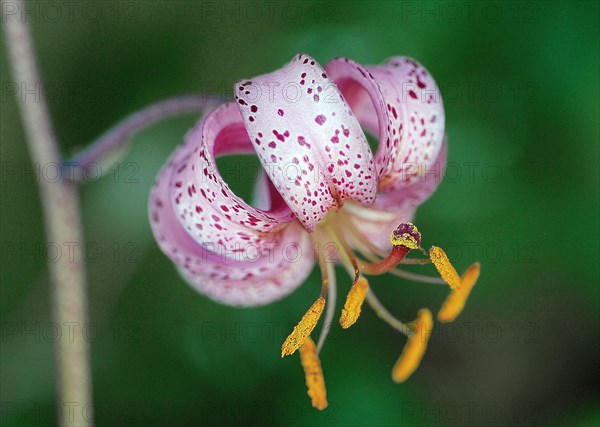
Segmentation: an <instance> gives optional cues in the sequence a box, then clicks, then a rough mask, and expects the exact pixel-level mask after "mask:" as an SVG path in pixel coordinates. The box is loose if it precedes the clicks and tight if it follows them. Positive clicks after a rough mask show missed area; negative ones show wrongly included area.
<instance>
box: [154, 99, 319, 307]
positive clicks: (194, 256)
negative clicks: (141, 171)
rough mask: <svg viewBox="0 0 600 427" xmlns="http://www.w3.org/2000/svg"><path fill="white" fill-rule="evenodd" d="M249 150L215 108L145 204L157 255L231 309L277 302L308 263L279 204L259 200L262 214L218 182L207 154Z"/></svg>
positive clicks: (240, 131)
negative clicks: (267, 207)
mask: <svg viewBox="0 0 600 427" xmlns="http://www.w3.org/2000/svg"><path fill="white" fill-rule="evenodd" d="M249 151H250V152H251V151H253V149H252V146H251V144H250V143H249V141H248V137H247V134H246V132H245V130H244V128H243V124H242V121H241V117H240V115H239V112H238V110H237V107H235V105H234V104H233V103H230V104H229V105H224V106H222V107H219V108H217V109H216V110H214V111H213V112H212V113H210V114H209V115H208V116H206V118H205V119H204V120H203V121H202V122H201V123H200V124H198V125H197V126H196V127H195V128H194V129H192V131H191V132H190V133H189V134H188V136H187V138H186V141H185V143H184V144H183V145H182V146H180V147H179V148H177V150H176V151H175V152H174V153H173V155H172V156H171V158H170V159H169V161H168V163H167V164H166V165H165V166H164V167H163V168H162V170H161V172H160V173H159V176H158V178H157V182H156V185H155V187H154V189H153V191H152V194H151V197H150V201H149V212H150V224H151V226H152V231H153V232H154V235H155V237H156V240H157V241H158V244H159V246H160V248H161V249H162V251H163V252H164V253H165V254H166V255H167V256H168V257H169V258H170V259H171V260H172V261H173V262H174V263H175V264H177V265H178V267H179V270H180V271H181V272H182V274H183V276H184V277H185V278H186V279H187V280H188V281H189V282H190V283H191V284H192V285H194V286H195V287H196V288H197V289H198V290H199V291H200V292H202V293H204V294H206V295H208V296H209V297H211V298H213V299H215V300H217V301H221V302H224V303H226V304H232V305H259V304H266V303H269V302H272V301H274V300H276V299H279V298H282V297H283V296H285V295H287V294H289V293H290V292H291V291H293V290H294V289H295V288H297V287H298V286H299V285H300V284H301V283H302V282H303V280H304V279H305V278H306V276H307V275H308V274H309V273H310V271H311V269H312V266H313V262H314V257H313V254H312V252H311V250H310V243H311V242H310V236H308V234H307V233H306V232H305V231H304V230H303V228H302V227H301V226H300V225H299V224H297V223H296V222H295V221H293V222H290V221H292V219H293V215H292V214H291V212H290V211H289V209H288V208H287V206H286V205H285V204H284V203H283V202H282V201H281V199H280V198H279V199H278V200H279V201H278V200H277V199H272V198H269V200H266V201H265V203H268V204H270V205H271V207H272V210H271V211H268V212H267V211H264V210H260V209H257V208H254V207H251V206H249V205H248V204H246V203H245V202H244V201H243V200H242V199H240V198H239V197H237V196H236V195H235V194H233V193H232V192H231V190H230V189H229V187H228V186H227V184H226V183H224V182H223V180H222V178H221V175H220V174H219V172H218V170H217V168H216V165H215V162H214V155H215V153H218V154H227V153H231V152H238V153H240V152H249ZM205 170H206V175H205V173H204V171H205ZM267 184H268V182H267V181H263V185H267ZM261 191H262V190H261ZM262 192H263V193H265V191H262ZM266 194H270V195H276V196H278V194H277V193H276V192H275V191H272V192H269V191H266ZM217 224H219V227H217V226H216V225H217Z"/></svg>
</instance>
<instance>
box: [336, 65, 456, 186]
mask: <svg viewBox="0 0 600 427" xmlns="http://www.w3.org/2000/svg"><path fill="white" fill-rule="evenodd" d="M325 68H326V70H327V73H328V74H329V75H330V76H331V78H332V79H333V80H334V81H335V82H336V83H337V85H338V87H339V88H340V90H341V92H342V93H343V94H344V96H345V97H346V99H347V100H348V103H349V104H350V107H351V108H352V110H353V111H354V113H355V114H356V116H357V118H358V120H359V121H360V123H361V124H362V125H363V126H364V128H365V129H367V130H369V131H371V132H373V133H378V135H379V147H378V150H377V153H376V155H375V163H376V165H377V173H378V176H379V178H380V180H381V182H380V186H379V189H380V191H384V192H386V191H394V190H398V189H402V188H404V187H405V186H407V185H411V184H412V183H413V182H414V181H418V180H419V176H420V174H421V173H423V171H425V172H427V171H431V170H433V167H432V166H433V163H434V161H435V159H436V157H437V156H438V153H439V151H440V149H441V147H442V141H443V139H444V120H445V114H444V107H443V103H442V99H441V95H440V91H439V89H438V87H437V85H436V83H435V81H434V80H433V78H432V77H431V75H430V74H429V73H428V72H427V70H425V68H423V66H421V65H420V64H419V63H417V62H416V61H414V60H413V59H410V58H406V57H396V58H392V59H391V60H389V61H388V62H387V63H386V64H384V65H382V66H370V67H363V66H362V65H360V64H357V63H356V62H354V61H351V60H349V59H346V58H337V59H334V60H333V61H331V62H330V63H328V64H327V66H326V67H325Z"/></svg>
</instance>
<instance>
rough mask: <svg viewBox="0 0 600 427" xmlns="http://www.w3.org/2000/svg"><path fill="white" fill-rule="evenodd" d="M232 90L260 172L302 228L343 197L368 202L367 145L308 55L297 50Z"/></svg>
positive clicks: (372, 182) (372, 186)
mask: <svg viewBox="0 0 600 427" xmlns="http://www.w3.org/2000/svg"><path fill="white" fill-rule="evenodd" d="M235 93H236V100H237V102H238V106H239V108H240V111H241V113H242V115H243V117H244V122H245V124H246V128H247V129H248V133H249V135H250V140H251V141H252V144H254V147H255V149H256V152H257V154H258V156H259V158H260V160H261V162H262V164H263V166H264V168H265V170H266V172H267V174H268V175H269V177H270V178H271V181H272V182H273V184H274V185H275V187H276V188H277V190H278V191H279V193H280V194H281V196H282V197H283V199H284V200H285V202H286V203H287V205H288V206H289V207H290V209H291V210H292V212H293V213H294V214H295V215H296V217H297V218H298V219H299V221H300V222H301V223H302V224H303V225H304V226H305V227H306V228H307V229H308V230H309V231H312V230H314V228H315V227H316V225H317V223H318V222H319V221H320V220H321V219H323V218H324V217H325V215H326V214H327V212H328V211H329V210H330V209H332V208H333V209H335V208H339V207H341V205H342V204H343V202H344V201H345V200H347V199H352V200H355V201H357V202H358V203H360V204H363V205H370V204H371V203H373V201H374V199H375V195H376V192H377V179H376V178H377V177H376V175H375V167H374V162H373V155H372V153H371V149H370V148H369V145H368V142H367V140H366V137H365V135H364V133H363V131H362V129H361V127H360V124H359V123H358V121H357V119H356V118H355V117H354V114H353V113H352V111H351V110H350V108H349V107H348V104H347V103H346V101H345V99H344V97H343V96H342V95H341V94H340V92H339V91H338V89H337V86H336V85H335V84H334V83H333V82H332V81H331V80H330V79H329V77H328V76H327V74H326V73H325V71H324V70H323V68H321V66H320V65H319V64H317V63H316V61H315V60H314V59H312V58H311V57H309V56H307V55H304V54H299V55H297V56H296V57H295V58H294V59H293V60H292V61H291V62H290V63H289V64H288V65H286V66H285V67H283V68H282V69H280V70H277V71H275V72H273V73H270V74H265V75H262V76H259V77H255V78H254V79H252V80H249V81H245V82H239V83H237V84H236V86H235Z"/></svg>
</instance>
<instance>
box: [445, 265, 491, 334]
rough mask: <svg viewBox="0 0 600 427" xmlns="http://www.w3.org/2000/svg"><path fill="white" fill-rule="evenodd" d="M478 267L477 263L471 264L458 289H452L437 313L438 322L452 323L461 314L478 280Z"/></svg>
mask: <svg viewBox="0 0 600 427" xmlns="http://www.w3.org/2000/svg"><path fill="white" fill-rule="evenodd" d="M480 269H481V268H480V265H479V263H478V262H476V263H475V264H472V265H471V266H470V267H469V268H468V269H467V271H465V273H464V274H463V275H462V278H461V279H460V287H459V288H458V289H453V290H452V292H451V293H450V295H448V298H446V301H444V303H443V304H442V308H441V309H440V311H439V312H438V315H437V318H438V320H439V321H440V322H443V323H448V322H453V321H454V320H455V319H456V318H457V317H458V315H459V314H460V313H461V312H462V310H463V308H464V307H465V303H466V302H467V298H469V294H470V293H471V289H473V286H475V283H477V279H478V278H479V271H480Z"/></svg>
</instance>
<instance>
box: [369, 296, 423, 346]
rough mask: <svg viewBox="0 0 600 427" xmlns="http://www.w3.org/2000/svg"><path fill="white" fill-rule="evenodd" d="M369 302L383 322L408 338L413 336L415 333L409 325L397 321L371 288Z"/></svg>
mask: <svg viewBox="0 0 600 427" xmlns="http://www.w3.org/2000/svg"><path fill="white" fill-rule="evenodd" d="M367 302H368V303H369V305H370V306H371V308H372V309H373V311H374V312H375V314H377V316H378V317H379V318H380V319H381V320H383V321H384V322H386V323H387V324H388V325H390V326H391V327H392V328H394V329H396V330H397V331H399V332H400V333H402V334H404V335H406V336H407V337H410V336H412V335H413V331H412V330H411V329H410V328H409V327H408V326H407V325H405V324H404V323H402V322H401V321H400V320H398V319H396V318H395V317H394V316H393V315H392V313H390V312H389V311H388V310H387V308H385V307H384V305H383V304H382V303H381V301H379V299H378V298H377V297H376V296H375V292H373V289H371V288H369V291H368V292H367Z"/></svg>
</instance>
